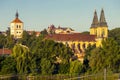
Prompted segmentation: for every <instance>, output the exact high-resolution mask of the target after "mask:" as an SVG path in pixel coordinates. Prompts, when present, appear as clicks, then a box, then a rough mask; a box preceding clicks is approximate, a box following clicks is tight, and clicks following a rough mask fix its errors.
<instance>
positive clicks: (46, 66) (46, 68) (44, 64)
mask: <svg viewBox="0 0 120 80" xmlns="http://www.w3.org/2000/svg"><path fill="white" fill-rule="evenodd" d="M40 65H41V73H42V75H50V74H52V73H53V71H54V68H55V66H54V64H52V63H51V62H50V61H49V60H48V59H46V58H42V59H41V63H40Z"/></svg>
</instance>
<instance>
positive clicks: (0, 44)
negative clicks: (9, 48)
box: [0, 34, 7, 48]
mask: <svg viewBox="0 0 120 80" xmlns="http://www.w3.org/2000/svg"><path fill="white" fill-rule="evenodd" d="M6 42H7V41H6V37H5V36H4V35H3V34H0V48H3V47H4V46H5V43H6Z"/></svg>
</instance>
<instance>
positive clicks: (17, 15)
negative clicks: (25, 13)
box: [15, 10, 19, 18]
mask: <svg viewBox="0 0 120 80" xmlns="http://www.w3.org/2000/svg"><path fill="white" fill-rule="evenodd" d="M15 17H16V18H18V17H19V14H18V10H17V11H16V15H15Z"/></svg>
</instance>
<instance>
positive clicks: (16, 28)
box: [10, 11, 23, 39]
mask: <svg viewBox="0 0 120 80" xmlns="http://www.w3.org/2000/svg"><path fill="white" fill-rule="evenodd" d="M10 35H13V37H14V38H16V39H18V38H22V35H23V22H22V21H21V20H20V19H19V14H18V11H17V12H16V14H15V19H14V20H13V21H12V22H11V23H10Z"/></svg>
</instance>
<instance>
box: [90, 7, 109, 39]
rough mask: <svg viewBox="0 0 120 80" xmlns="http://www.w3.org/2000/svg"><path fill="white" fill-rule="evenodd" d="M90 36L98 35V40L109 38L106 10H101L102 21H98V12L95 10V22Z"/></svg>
mask: <svg viewBox="0 0 120 80" xmlns="http://www.w3.org/2000/svg"><path fill="white" fill-rule="evenodd" d="M90 35H96V36H97V38H107V37H108V25H107V22H106V20H105V15H104V10H103V9H102V10H101V15H100V19H99V21H98V16H97V12H96V10H95V12H94V17H93V22H92V24H91V27H90Z"/></svg>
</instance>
